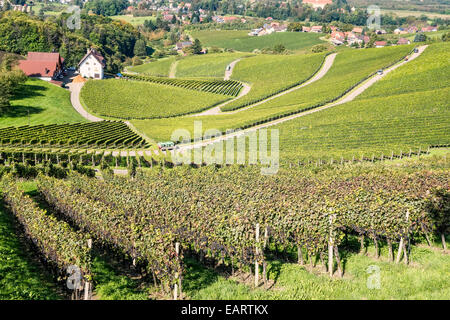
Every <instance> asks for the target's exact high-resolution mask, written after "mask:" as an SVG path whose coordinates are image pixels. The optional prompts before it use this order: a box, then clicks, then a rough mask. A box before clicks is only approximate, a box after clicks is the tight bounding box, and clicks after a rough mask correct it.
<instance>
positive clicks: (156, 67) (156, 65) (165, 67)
mask: <svg viewBox="0 0 450 320" xmlns="http://www.w3.org/2000/svg"><path fill="white" fill-rule="evenodd" d="M175 61H176V60H175V57H169V58H163V59H159V60H157V61H154V62H149V63H144V64H141V65H140V66H135V67H128V70H129V71H130V72H137V73H142V74H148V75H152V76H160V77H168V76H169V71H170V66H171V65H172V63H174V62H175Z"/></svg>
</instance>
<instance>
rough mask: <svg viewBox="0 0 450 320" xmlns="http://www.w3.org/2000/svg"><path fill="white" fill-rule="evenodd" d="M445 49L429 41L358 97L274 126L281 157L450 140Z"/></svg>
mask: <svg viewBox="0 0 450 320" xmlns="http://www.w3.org/2000/svg"><path fill="white" fill-rule="evenodd" d="M449 49H450V46H449V44H434V45H431V46H430V47H429V48H428V49H426V50H425V52H424V53H423V55H422V56H421V57H419V58H417V59H416V60H415V61H412V62H410V63H408V64H406V65H405V66H403V67H401V68H399V69H397V70H395V71H394V72H392V73H391V74H389V75H387V76H386V78H384V79H383V80H382V81H379V82H378V83H376V84H375V85H373V86H372V87H371V88H369V89H368V90H367V91H366V92H365V93H364V94H362V95H361V96H360V97H358V99H357V100H355V101H353V102H351V103H347V104H344V105H340V106H337V107H333V108H331V109H328V110H325V111H322V112H319V113H316V114H312V115H308V116H305V117H302V118H298V119H296V120H293V121H288V122H286V123H283V124H281V125H279V126H276V127H274V128H276V129H279V130H280V146H281V151H282V152H281V155H282V157H283V158H284V159H290V160H295V159H302V158H313V159H314V158H322V159H330V157H333V158H334V159H335V160H336V159H340V157H341V156H343V157H345V158H351V157H352V156H355V157H360V156H362V155H365V156H366V157H371V156H372V154H374V155H375V156H376V157H380V155H381V154H384V155H385V156H386V155H389V156H390V154H391V152H392V151H394V152H395V153H396V154H398V153H399V152H400V151H403V152H409V149H410V148H412V149H413V150H417V149H418V148H420V147H421V148H422V150H423V149H425V148H426V147H428V146H429V145H433V144H448V143H450V137H449V136H448V133H449V132H450V110H449V108H448V99H449V95H450V82H449V79H448V76H447V75H448V74H449V72H450V66H449V65H448V60H449V59H450V54H449V52H450V51H449Z"/></svg>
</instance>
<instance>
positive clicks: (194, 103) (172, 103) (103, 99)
mask: <svg viewBox="0 0 450 320" xmlns="http://www.w3.org/2000/svg"><path fill="white" fill-rule="evenodd" d="M228 98H229V97H227V96H223V95H218V94H212V93H206V92H199V91H193V90H187V89H182V88H177V87H172V86H165V85H160V84H155V83H149V82H140V81H126V80H117V79H109V80H102V81H94V80H92V81H88V82H87V83H86V84H85V85H84V87H83V89H82V90H81V99H82V101H83V103H84V105H85V106H86V107H87V108H88V109H89V110H90V111H91V112H92V113H94V114H96V115H99V116H105V117H112V118H119V119H133V118H134V119H136V118H137V119H139V118H163V117H169V116H174V115H179V114H186V113H189V112H194V111H200V110H202V109H204V108H207V107H208V106H212V105H214V104H217V103H219V102H221V101H225V100H227V99H228Z"/></svg>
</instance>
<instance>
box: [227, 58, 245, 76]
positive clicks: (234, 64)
mask: <svg viewBox="0 0 450 320" xmlns="http://www.w3.org/2000/svg"><path fill="white" fill-rule="evenodd" d="M239 61H241V59H240V58H239V59H236V60H234V61H233V62H231V63H230V64H229V65H228V66H230V70H228V66H227V68H226V69H225V76H224V77H223V80H230V79H231V75H232V74H233V70H234V67H235V66H236V64H237V63H238V62H239Z"/></svg>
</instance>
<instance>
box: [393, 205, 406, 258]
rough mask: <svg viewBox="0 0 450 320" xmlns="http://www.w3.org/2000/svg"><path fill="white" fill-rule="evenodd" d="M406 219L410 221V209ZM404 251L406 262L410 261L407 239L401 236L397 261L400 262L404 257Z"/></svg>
mask: <svg viewBox="0 0 450 320" xmlns="http://www.w3.org/2000/svg"><path fill="white" fill-rule="evenodd" d="M406 221H407V222H408V221H409V210H407V211H406ZM402 251H404V254H405V263H406V264H407V263H408V251H406V245H405V239H404V237H401V238H400V243H399V245H398V252H397V259H396V260H395V263H399V262H400V259H401V258H402Z"/></svg>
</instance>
